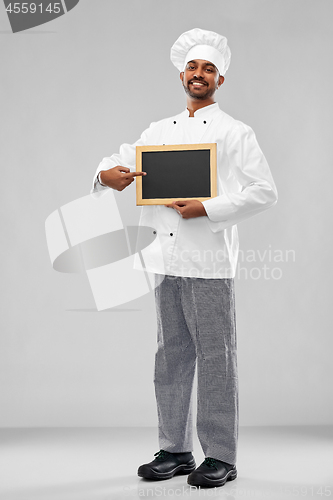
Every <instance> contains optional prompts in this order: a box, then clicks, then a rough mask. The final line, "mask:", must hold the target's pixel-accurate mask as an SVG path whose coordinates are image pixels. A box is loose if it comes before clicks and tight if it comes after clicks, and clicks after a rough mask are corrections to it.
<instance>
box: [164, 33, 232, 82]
mask: <svg viewBox="0 0 333 500" xmlns="http://www.w3.org/2000/svg"><path fill="white" fill-rule="evenodd" d="M227 42H228V40H227V39H226V37H225V36H222V35H219V34H218V33H214V31H206V30H202V29H200V28H194V29H193V30H190V31H186V32H185V33H183V34H182V35H180V37H179V38H178V39H177V40H176V41H175V43H174V44H173V46H172V47H171V51H170V59H171V61H172V63H173V64H174V65H175V66H176V68H177V69H178V70H179V71H184V69H185V66H186V64H187V63H188V61H192V60H193V59H203V60H205V61H210V62H212V63H213V64H214V65H215V66H216V67H217V69H218V71H219V73H220V75H222V76H224V75H225V73H226V71H227V69H228V68H229V64H230V57H231V52H230V49H229V47H228V45H227Z"/></svg>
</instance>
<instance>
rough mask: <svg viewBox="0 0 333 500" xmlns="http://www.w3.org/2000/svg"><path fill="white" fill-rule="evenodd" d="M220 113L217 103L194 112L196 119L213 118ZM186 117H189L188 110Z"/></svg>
mask: <svg viewBox="0 0 333 500" xmlns="http://www.w3.org/2000/svg"><path fill="white" fill-rule="evenodd" d="M218 111H220V108H219V105H218V103H217V102H214V104H210V105H209V106H204V107H203V108H200V109H197V111H195V112H194V118H208V119H210V118H213V115H214V114H215V113H216V112H218ZM184 113H185V116H187V117H188V116H189V111H188V109H187V108H186V109H185V112H184Z"/></svg>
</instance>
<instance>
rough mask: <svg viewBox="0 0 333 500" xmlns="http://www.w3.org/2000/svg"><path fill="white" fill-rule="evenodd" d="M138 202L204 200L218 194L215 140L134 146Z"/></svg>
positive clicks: (162, 203)
mask: <svg viewBox="0 0 333 500" xmlns="http://www.w3.org/2000/svg"><path fill="white" fill-rule="evenodd" d="M136 171H137V172H147V175H144V176H138V177H137V178H136V204H137V205H166V204H169V203H172V202H173V201H176V200H193V199H194V200H199V201H205V200H209V199H210V198H214V197H215V196H217V180H216V178H217V174H216V171H217V170H216V144H215V143H209V144H173V145H168V146H137V147H136Z"/></svg>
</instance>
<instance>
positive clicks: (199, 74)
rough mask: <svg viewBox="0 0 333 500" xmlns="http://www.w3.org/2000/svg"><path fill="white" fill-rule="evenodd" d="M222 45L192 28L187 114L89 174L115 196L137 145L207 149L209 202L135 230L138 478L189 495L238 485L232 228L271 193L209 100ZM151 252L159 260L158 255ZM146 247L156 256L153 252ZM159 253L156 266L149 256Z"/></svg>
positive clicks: (246, 136)
mask: <svg viewBox="0 0 333 500" xmlns="http://www.w3.org/2000/svg"><path fill="white" fill-rule="evenodd" d="M230 56H231V54H230V49H229V47H228V45H227V39H226V38H225V37H224V36H221V35H219V34H217V33H214V32H211V31H206V30H202V29H199V28H195V29H192V30H190V31H187V32H185V33H183V34H182V35H181V36H180V37H179V38H178V39H177V40H176V42H175V43H174V45H173V46H172V48H171V61H172V63H173V64H174V65H175V67H176V68H177V69H178V71H179V73H180V80H181V84H182V86H183V89H184V91H185V94H186V109H185V110H184V111H182V112H181V113H180V114H178V115H176V116H173V117H171V118H166V119H164V120H161V121H158V122H154V123H152V124H151V125H150V127H149V128H148V129H146V130H145V131H144V132H143V133H142V135H141V137H140V139H139V140H138V141H137V142H136V143H134V144H132V145H130V144H123V145H122V146H121V147H120V151H119V154H113V155H112V156H111V157H108V158H104V159H103V160H102V162H101V163H100V164H99V166H98V168H97V171H96V175H95V178H94V183H93V190H94V191H100V190H103V189H110V188H112V189H116V190H118V191H122V190H123V189H125V188H126V187H127V186H128V185H130V184H131V183H132V182H133V181H134V179H135V177H136V176H138V175H145V173H143V172H135V162H136V146H139V145H162V144H166V145H168V144H197V143H216V144H217V186H218V195H217V196H216V197H215V198H212V199H209V200H206V201H203V202H200V201H198V200H178V201H176V202H173V203H172V204H169V205H167V206H163V205H162V206H161V205H158V206H145V207H143V208H142V214H141V219H140V224H141V225H143V226H148V227H152V228H154V230H155V231H156V233H157V240H156V241H158V243H159V246H158V245H155V246H154V245H150V252H149V253H148V254H147V253H146V254H145V267H146V269H147V270H148V271H149V272H153V273H155V274H156V275H157V277H160V276H161V275H163V276H164V279H163V280H160V281H161V283H160V285H159V286H158V287H157V288H156V289H155V302H156V313H157V325H158V329H157V352H156V358H155V376H154V385H155V394H156V402H157V412H158V426H159V446H160V451H159V452H157V453H155V459H154V460H152V461H151V462H149V463H146V464H144V465H141V466H140V467H139V469H138V475H139V476H140V477H144V478H148V479H160V480H161V479H169V478H171V477H173V476H174V475H175V474H188V483H189V484H190V485H193V486H205V487H216V486H222V485H224V484H225V483H226V481H228V480H233V479H235V478H236V477H237V470H236V456H237V440H238V421H239V416H238V375H237V344H236V324H235V299H234V276H235V272H236V266H237V257H238V233H237V223H238V222H240V221H243V220H245V219H247V218H248V217H251V216H252V215H255V214H258V213H260V212H262V211H263V210H266V209H268V208H270V207H271V206H273V205H274V204H275V203H276V201H277V191H276V187H275V184H274V181H273V178H272V175H271V172H270V170H269V167H268V165H267V161H266V159H265V157H264V155H263V153H262V151H261V149H260V147H259V145H258V143H257V140H256V137H255V134H254V132H253V130H252V129H251V128H250V127H249V126H247V125H245V124H244V123H242V122H241V121H239V120H235V119H234V118H232V117H231V116H229V115H228V114H226V113H225V112H223V111H222V110H221V109H220V108H219V105H218V104H217V103H216V102H215V94H216V92H217V91H218V90H219V89H220V87H221V86H222V84H223V82H224V77H225V74H226V71H227V69H228V67H229V64H230ZM158 247H159V251H158V250H157V248H158ZM155 249H156V250H155ZM161 249H162V259H161V254H160V250H161ZM196 367H197V372H198V393H197V401H198V405H197V406H198V410H197V433H198V438H199V441H200V443H201V446H202V450H203V453H204V455H205V460H204V462H203V463H202V464H201V465H200V466H199V467H198V468H196V464H195V460H194V457H193V455H192V450H193V443H192V424H193V415H192V387H193V380H194V374H195V368H196Z"/></svg>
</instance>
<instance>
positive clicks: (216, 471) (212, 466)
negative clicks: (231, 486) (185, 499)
mask: <svg viewBox="0 0 333 500" xmlns="http://www.w3.org/2000/svg"><path fill="white" fill-rule="evenodd" d="M236 477H237V469H236V465H231V464H227V463H226V462H221V460H216V459H215V458H210V457H207V458H205V460H204V462H202V464H201V465H199V467H198V468H197V469H195V470H194V471H193V472H191V474H190V475H189V476H188V478H187V482H188V484H190V485H191V486H203V487H206V488H214V487H218V486H223V485H224V484H225V483H226V482H227V481H233V480H234V479H236Z"/></svg>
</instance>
